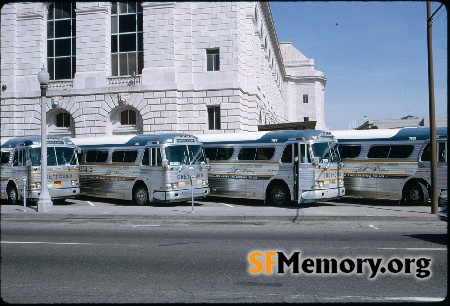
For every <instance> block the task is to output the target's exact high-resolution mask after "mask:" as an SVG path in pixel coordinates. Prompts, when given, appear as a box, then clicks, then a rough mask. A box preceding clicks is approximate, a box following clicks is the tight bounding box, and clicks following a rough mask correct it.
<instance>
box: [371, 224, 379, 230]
mask: <svg viewBox="0 0 450 306" xmlns="http://www.w3.org/2000/svg"><path fill="white" fill-rule="evenodd" d="M369 227H371V228H374V229H379V228H378V227H376V226H373V225H372V224H370V225H369Z"/></svg>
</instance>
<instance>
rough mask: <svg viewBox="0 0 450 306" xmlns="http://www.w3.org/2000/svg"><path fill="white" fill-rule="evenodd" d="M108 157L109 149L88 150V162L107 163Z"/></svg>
mask: <svg viewBox="0 0 450 306" xmlns="http://www.w3.org/2000/svg"><path fill="white" fill-rule="evenodd" d="M107 159H108V151H87V152H86V162H87V163H105V162H106V160H107Z"/></svg>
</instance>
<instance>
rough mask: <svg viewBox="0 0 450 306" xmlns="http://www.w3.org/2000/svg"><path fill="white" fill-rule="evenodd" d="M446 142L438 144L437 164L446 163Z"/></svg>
mask: <svg viewBox="0 0 450 306" xmlns="http://www.w3.org/2000/svg"><path fill="white" fill-rule="evenodd" d="M446 144H447V143H446V142H438V162H444V163H445V162H447V150H446Z"/></svg>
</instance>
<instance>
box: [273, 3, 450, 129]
mask: <svg viewBox="0 0 450 306" xmlns="http://www.w3.org/2000/svg"><path fill="white" fill-rule="evenodd" d="M439 6H440V3H439V2H432V9H431V13H434V12H435V11H436V10H437V9H438V8H439ZM270 8H271V11H272V17H273V20H274V23H275V29H276V32H277V36H278V41H279V42H291V43H292V44H293V46H294V47H295V48H297V49H298V50H299V51H300V52H301V53H302V54H304V55H305V56H306V57H308V58H310V59H313V60H314V63H315V69H316V70H319V71H322V72H323V73H324V75H325V77H326V78H327V83H326V86H325V123H326V125H327V126H328V128H329V129H330V130H337V129H349V128H353V127H354V126H356V127H358V126H359V125H361V124H363V123H364V121H365V119H364V116H367V118H368V119H369V120H383V119H400V118H402V117H405V116H408V115H411V116H415V117H418V118H419V119H422V118H429V98H428V97H429V90H428V51H427V50H428V48H427V22H426V19H427V5H426V1H418V2H415V1H414V2H413V1H410V2H389V1H388V2H381V1H380V2H347V1H335V2H318V1H315V2H277V1H275V2H270ZM447 35H448V33H447V11H446V8H445V6H442V7H441V8H440V10H439V11H437V13H436V14H435V16H434V17H433V26H432V42H433V44H432V45H433V48H432V52H433V62H434V65H433V68H434V94H435V110H436V117H437V118H441V117H447V105H448V99H447V51H448V50H447Z"/></svg>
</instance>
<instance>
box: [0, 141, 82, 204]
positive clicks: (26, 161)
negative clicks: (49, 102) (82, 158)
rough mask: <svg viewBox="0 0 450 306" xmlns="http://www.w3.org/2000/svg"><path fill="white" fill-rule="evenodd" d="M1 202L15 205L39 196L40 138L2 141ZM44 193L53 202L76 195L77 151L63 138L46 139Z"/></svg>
mask: <svg viewBox="0 0 450 306" xmlns="http://www.w3.org/2000/svg"><path fill="white" fill-rule="evenodd" d="M0 161H1V163H0V167H1V182H0V189H1V192H0V194H1V199H2V200H8V202H9V203H10V204H17V202H18V201H20V200H23V197H24V181H25V190H26V192H25V196H26V198H27V199H30V200H32V201H37V200H38V199H39V195H40V193H41V136H29V137H16V138H8V139H7V138H2V141H1V159H0ZM47 179H48V182H47V183H48V192H49V194H50V197H51V198H52V200H53V201H55V200H56V201H64V200H65V199H67V198H74V197H77V196H78V195H79V194H80V185H79V182H80V177H79V168H78V158H77V148H76V146H75V145H74V144H73V142H72V141H70V140H69V139H67V138H62V137H57V136H47Z"/></svg>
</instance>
